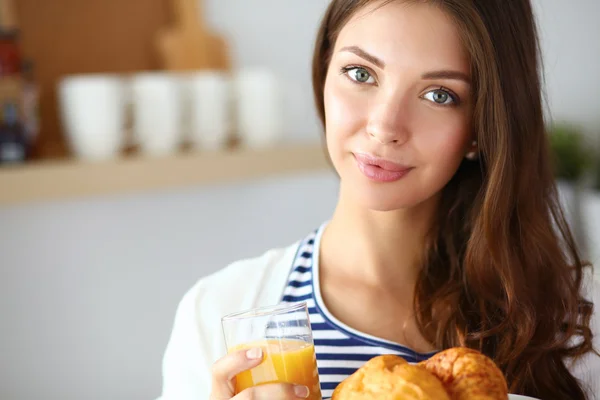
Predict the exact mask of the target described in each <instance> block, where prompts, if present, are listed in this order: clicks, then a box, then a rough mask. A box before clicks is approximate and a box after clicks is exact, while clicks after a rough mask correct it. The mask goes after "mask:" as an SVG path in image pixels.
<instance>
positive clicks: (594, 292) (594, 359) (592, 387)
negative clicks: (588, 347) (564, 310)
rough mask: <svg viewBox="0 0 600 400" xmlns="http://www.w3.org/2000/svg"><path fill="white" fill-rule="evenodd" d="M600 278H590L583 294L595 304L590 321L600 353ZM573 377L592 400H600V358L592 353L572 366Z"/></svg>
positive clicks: (597, 349)
mask: <svg viewBox="0 0 600 400" xmlns="http://www.w3.org/2000/svg"><path fill="white" fill-rule="evenodd" d="M598 279H599V278H594V277H592V276H588V277H587V279H586V280H585V282H584V285H583V290H582V294H583V296H584V298H585V299H586V300H588V301H590V302H592V303H593V305H594V308H593V314H592V318H591V321H590V329H591V331H592V334H593V335H594V337H593V346H594V350H596V352H600V281H599V280H598ZM570 370H571V372H572V373H573V375H574V376H575V377H576V378H577V379H578V380H579V381H580V382H581V383H582V384H583V386H584V387H585V388H586V389H587V390H586V391H587V393H588V395H589V399H590V400H600V380H599V379H598V376H600V356H599V355H598V354H596V353H594V352H590V353H588V354H586V355H584V356H583V357H581V358H580V359H578V360H577V361H575V362H573V363H572V364H571V365H570Z"/></svg>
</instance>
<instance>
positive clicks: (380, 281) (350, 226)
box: [321, 191, 437, 292]
mask: <svg viewBox="0 0 600 400" xmlns="http://www.w3.org/2000/svg"><path fill="white" fill-rule="evenodd" d="M340 193H341V194H340V197H339V200H338V204H337V207H336V210H335V212H334V214H333V217H332V219H331V221H330V223H329V224H328V225H327V228H326V230H325V232H324V234H323V238H322V244H321V262H322V266H323V268H324V269H327V270H329V271H330V272H333V271H335V273H336V274H337V273H341V274H344V275H345V276H352V277H354V278H356V279H360V280H361V281H363V282H365V283H366V284H369V285H373V286H377V287H379V288H381V289H384V290H385V289H389V290H393V291H397V290H410V292H412V289H413V288H414V285H415V283H416V280H417V278H418V276H419V273H420V270H421V265H422V256H423V249H424V246H425V241H426V237H427V234H428V232H429V230H430V228H431V225H432V223H433V218H434V216H435V210H436V209H437V199H431V200H429V201H426V202H424V203H422V204H421V205H418V206H416V207H413V208H410V209H400V210H394V211H373V210H368V209H365V208H364V207H361V206H360V205H359V204H356V203H354V202H352V201H351V200H349V199H348V198H349V196H344V195H343V191H341V192H340Z"/></svg>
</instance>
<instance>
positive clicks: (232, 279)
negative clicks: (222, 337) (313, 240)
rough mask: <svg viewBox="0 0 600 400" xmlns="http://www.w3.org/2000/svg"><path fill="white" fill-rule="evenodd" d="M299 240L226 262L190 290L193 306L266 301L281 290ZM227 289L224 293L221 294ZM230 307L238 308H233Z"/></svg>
mask: <svg viewBox="0 0 600 400" xmlns="http://www.w3.org/2000/svg"><path fill="white" fill-rule="evenodd" d="M297 248H298V243H294V244H292V245H290V246H288V247H284V248H277V249H271V250H269V251H267V252H265V253H263V254H261V255H260V256H258V257H253V258H247V259H243V260H239V261H236V262H234V263H231V264H229V265H228V266H227V267H225V268H223V269H222V270H220V271H218V272H216V273H214V274H212V275H209V276H207V277H205V278H202V279H200V280H199V281H198V282H197V283H196V285H195V286H194V287H193V288H192V290H191V292H192V293H191V296H192V297H193V298H194V300H195V303H196V306H197V307H199V308H202V307H203V306H211V307H214V306H216V305H217V306H219V305H221V306H223V308H224V309H227V308H228V307H227V304H228V303H229V304H231V303H235V304H232V306H238V307H239V306H244V305H251V306H252V305H253V303H255V302H256V303H261V302H264V301H267V302H269V300H272V299H273V295H274V294H275V293H277V292H278V291H282V290H283V288H284V286H285V283H286V280H287V277H288V275H289V273H290V271H291V268H292V263H293V260H294V257H295V255H296V250H297ZM225 293H227V297H225V296H224V294H225ZM232 311H240V310H239V309H234V310H232Z"/></svg>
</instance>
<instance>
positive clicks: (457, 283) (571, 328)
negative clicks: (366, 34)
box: [313, 0, 594, 400]
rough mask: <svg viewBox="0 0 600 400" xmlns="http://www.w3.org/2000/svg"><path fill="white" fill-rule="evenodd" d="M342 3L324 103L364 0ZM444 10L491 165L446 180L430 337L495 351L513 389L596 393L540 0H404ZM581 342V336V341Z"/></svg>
mask: <svg viewBox="0 0 600 400" xmlns="http://www.w3.org/2000/svg"><path fill="white" fill-rule="evenodd" d="M391 1H402V0H333V1H332V2H331V4H330V6H329V8H328V10H327V12H326V14H325V17H324V20H323V22H322V25H321V28H320V30H319V33H318V37H317V41H316V48H315V54H314V59H313V86H314V95H315V102H316V105H317V111H318V113H319V117H320V119H321V122H322V123H323V126H325V118H326V116H325V109H324V98H323V90H324V86H325V80H326V76H327V70H328V68H329V63H330V59H331V53H332V51H333V48H334V46H335V43H336V40H337V37H338V34H339V32H340V30H341V29H342V28H343V27H344V25H345V24H346V23H347V22H348V21H349V20H350V19H351V18H352V16H353V15H354V14H355V13H356V12H357V11H359V10H361V9H362V8H363V7H365V6H367V5H370V4H373V3H379V5H381V6H384V5H385V4H387V3H389V2H391ZM404 1H413V2H415V1H417V2H424V3H430V4H433V5H435V6H438V7H441V9H443V10H444V11H445V12H446V13H447V14H448V15H450V16H451V17H452V18H453V20H454V21H455V23H456V26H457V27H458V29H459V31H460V33H461V35H462V39H463V43H464V46H465V47H466V49H467V50H468V52H469V54H470V57H471V65H472V67H471V68H472V80H473V96H474V100H475V101H474V110H473V111H474V114H473V121H472V122H473V127H474V129H475V134H476V137H477V141H478V143H479V147H480V159H479V162H476V163H474V162H471V161H465V162H464V163H463V164H462V165H461V166H460V168H459V170H458V171H457V173H456V175H455V176H454V177H453V179H452V180H451V181H450V182H449V183H448V185H447V186H446V187H445V188H444V190H443V194H442V201H441V205H440V208H439V215H438V217H439V218H438V219H437V223H436V224H435V226H434V227H432V231H431V234H430V236H429V238H430V239H429V245H428V246H426V249H425V260H426V262H425V263H424V265H423V270H422V271H423V272H422V274H421V276H420V278H419V280H418V283H417V288H416V294H415V301H414V304H415V314H416V316H417V322H418V324H419V328H420V330H421V332H422V334H423V335H424V336H425V337H426V338H427V339H428V340H429V341H430V342H431V343H432V344H433V345H435V346H437V347H438V348H441V349H443V348H449V347H454V346H466V347H470V348H475V349H477V350H479V351H482V352H483V353H484V354H486V355H488V356H489V357H491V358H493V359H494V360H495V361H496V363H497V364H498V366H499V367H500V368H501V369H502V370H503V372H504V374H505V376H506V379H507V381H508V383H509V387H510V390H511V392H513V393H518V394H524V395H529V396H535V397H538V398H542V399H572V400H576V399H585V398H586V396H585V393H584V389H583V388H582V387H581V386H580V384H579V383H578V381H577V380H576V379H575V378H574V377H573V375H572V374H571V373H570V372H569V370H568V369H567V367H566V365H565V360H566V359H568V358H575V359H576V358H578V357H581V356H582V355H584V354H586V353H587V352H590V351H594V349H593V348H592V332H591V330H590V319H591V315H592V310H593V304H592V303H590V302H589V301H587V300H586V299H585V298H584V297H583V295H582V294H581V289H582V279H583V275H584V267H586V265H585V264H584V263H583V262H582V260H581V259H580V256H579V254H578V250H577V247H576V244H575V242H574V239H573V236H572V234H571V231H570V229H569V227H568V225H567V223H566V220H565V217H564V215H563V211H562V209H561V206H560V204H559V201H558V195H557V189H556V185H555V180H554V174H553V168H552V164H551V160H550V156H549V147H548V143H547V135H546V129H545V121H544V115H543V105H542V90H541V75H542V74H541V60H540V48H539V40H538V37H537V28H536V24H535V19H534V15H533V10H532V7H531V4H530V1H529V0H404ZM574 339H578V340H574Z"/></svg>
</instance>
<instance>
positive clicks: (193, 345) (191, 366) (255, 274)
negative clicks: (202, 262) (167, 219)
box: [158, 242, 600, 400]
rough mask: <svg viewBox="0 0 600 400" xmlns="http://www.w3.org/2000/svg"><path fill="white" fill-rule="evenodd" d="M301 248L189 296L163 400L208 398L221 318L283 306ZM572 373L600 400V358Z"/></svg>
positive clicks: (200, 286)
mask: <svg viewBox="0 0 600 400" xmlns="http://www.w3.org/2000/svg"><path fill="white" fill-rule="evenodd" d="M298 246H299V242H298V243H295V244H294V245H292V246H289V247H287V248H284V249H275V250H270V251H268V252H267V253H265V254H263V255H262V256H260V257H257V258H253V259H247V260H242V261H238V262H235V263H233V264H231V265H229V266H228V267H227V268H225V269H223V270H221V271H219V272H217V273H216V274H213V275H211V276H209V277H206V278H203V279H201V280H200V281H199V282H198V283H197V284H196V285H195V286H194V287H193V288H192V289H190V290H189V291H188V293H187V294H186V295H185V296H184V297H183V299H182V300H181V302H180V304H179V307H178V309H177V313H176V316H175V323H174V327H173V331H172V334H171V338H170V340H169V343H168V345H167V349H166V352H165V355H164V360H163V393H162V397H160V398H159V399H158V400H207V399H208V398H209V394H210V388H211V382H210V380H211V372H210V371H211V367H212V364H213V363H214V362H215V361H216V360H218V359H219V358H221V357H223V356H224V355H225V354H226V349H225V345H224V341H223V331H222V328H221V317H222V316H224V315H226V314H229V313H232V312H237V311H243V310H247V309H251V308H255V307H262V306H269V305H274V304H277V303H279V301H280V299H281V297H282V294H283V291H284V288H285V286H286V284H287V280H288V276H289V273H290V271H291V268H292V263H293V260H294V257H295V255H296V251H297V249H298ZM590 281H593V280H592V279H590ZM590 290H591V294H592V295H591V296H588V297H587V298H588V299H589V300H592V301H593V302H594V304H596V309H595V313H594V316H593V318H592V330H593V332H594V333H595V335H596V336H595V338H594V345H595V347H596V349H599V350H600V285H599V284H598V283H597V282H596V283H594V284H593V287H591V288H590ZM588 293H590V292H588ZM570 370H571V372H572V373H573V374H574V375H575V376H576V377H577V378H578V379H580V380H581V381H582V382H583V383H584V384H585V385H586V386H587V387H589V389H590V390H589V394H590V396H589V397H590V400H600V357H598V356H596V355H594V354H588V355H586V356H585V357H584V358H583V359H582V360H580V361H579V362H578V363H577V364H576V365H572V366H571V367H570Z"/></svg>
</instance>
